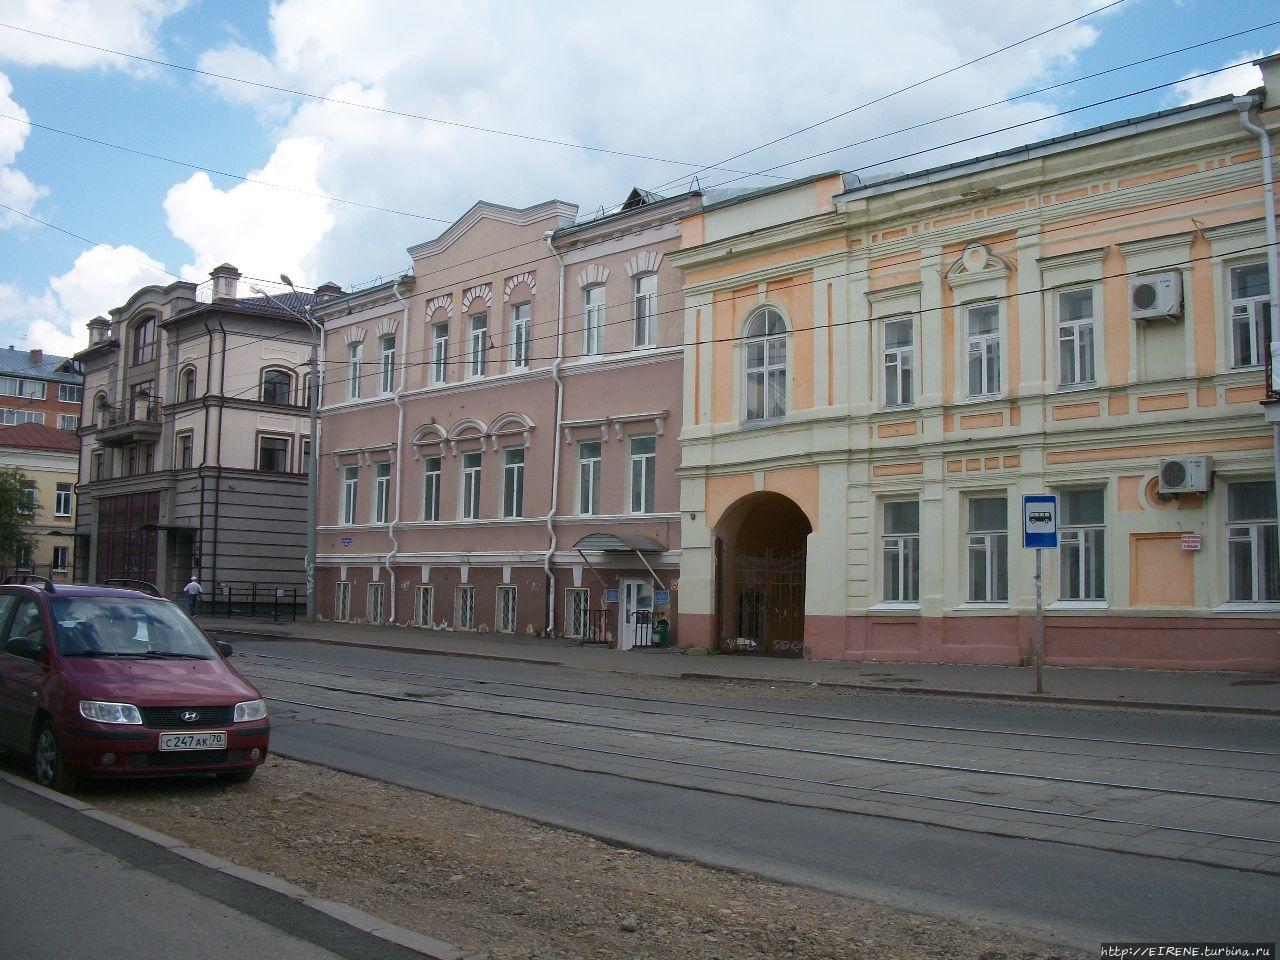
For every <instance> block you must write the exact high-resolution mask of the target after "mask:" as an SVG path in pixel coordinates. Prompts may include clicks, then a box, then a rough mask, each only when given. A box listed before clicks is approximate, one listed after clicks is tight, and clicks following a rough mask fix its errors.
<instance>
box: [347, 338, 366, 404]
mask: <svg viewBox="0 0 1280 960" xmlns="http://www.w3.org/2000/svg"><path fill="white" fill-rule="evenodd" d="M363 354H364V344H363V343H349V344H347V399H348V400H358V399H359V398H360V359H361V357H362V355H363Z"/></svg>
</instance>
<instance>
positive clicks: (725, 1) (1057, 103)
mask: <svg viewBox="0 0 1280 960" xmlns="http://www.w3.org/2000/svg"><path fill="white" fill-rule="evenodd" d="M1086 15H1087V16H1086ZM1078 17H1084V18H1083V19H1080V20H1077V21H1076V22H1074V23H1072V22H1070V21H1072V20H1074V19H1075V18H1078ZM1274 21H1280V7H1277V5H1276V4H1275V2H1274V0H1122V2H1120V3H1115V4H1113V3H1112V2H1111V0H1040V2H1037V3H1034V4H1029V3H1023V2H1016V0H969V2H966V3H963V4H957V3H955V2H954V0H896V2H895V3H893V4H883V3H880V2H879V0H866V2H864V0H796V2H794V3H789V4H785V5H783V4H778V3H776V2H764V0H760V2H757V0H732V2H729V0H700V2H698V3H694V4H688V3H679V2H674V0H650V2H648V3H646V4H643V5H640V6H637V5H636V4H634V3H626V4H623V3H607V2H606V3H601V2H598V0H597V2H588V0H561V2H557V3H555V4H549V3H541V4H534V3H528V2H525V3H520V2H515V0H509V2H501V0H492V2H484V0H469V2H467V3H460V2H457V3H455V2H451V0H434V2H429V3H423V2H421V0H366V2H362V3H359V4H355V3H350V2H347V0H280V2H270V3H269V2H261V0H216V2H215V0H98V2H94V3H81V2H75V0H0V204H3V206H2V207H0V347H3V346H8V345H10V344H12V345H15V346H23V347H28V348H32V347H41V348H43V349H44V350H46V351H48V352H52V353H56V354H64V355H65V354H69V353H72V352H74V351H75V350H77V349H80V348H81V347H83V346H84V345H85V343H86V334H85V327H84V325H85V323H86V322H87V321H88V320H89V319H91V318H92V317H93V316H95V315H97V314H105V313H106V311H108V310H109V309H110V308H112V307H114V306H118V305H120V304H121V303H123V302H124V301H125V300H126V299H127V298H128V297H129V295H130V294H131V293H132V292H133V291H135V290H136V289H138V288H139V287H141V286H144V285H147V284H150V283H169V282H172V281H173V280H176V279H179V278H181V279H192V280H196V281H201V280H205V279H207V277H208V272H209V270H210V269H212V268H213V267H214V266H216V265H218V264H220V263H224V262H230V263H233V264H235V265H236V266H237V267H239V268H240V270H241V271H242V273H244V274H245V276H246V277H248V278H254V279H257V280H267V279H273V278H275V277H277V276H278V275H279V274H280V273H288V274H289V275H290V276H291V277H292V278H293V280H294V281H295V282H296V283H297V284H298V285H299V287H304V286H316V285H318V284H320V283H323V282H325V281H329V280H332V281H334V282H337V283H338V284H340V285H341V286H342V287H344V288H345V289H353V288H357V287H359V286H362V285H365V284H368V283H370V282H374V281H375V280H377V279H378V278H380V277H387V276H392V275H395V274H398V273H400V272H402V271H404V270H405V269H406V268H407V266H408V264H409V258H408V256H407V254H406V252H405V249H406V247H408V246H410V245H412V244H415V243H420V242H422V241H424V240H428V239H431V238H433V237H435V236H437V235H438V234H439V233H440V232H441V231H442V230H443V229H444V228H445V227H446V226H447V225H448V224H449V223H450V222H452V221H453V220H454V219H456V218H457V217H459V216H461V215H462V214H463V213H465V212H466V210H467V209H468V208H469V207H470V206H471V205H472V204H474V203H475V202H476V201H478V200H489V201H492V202H496V203H502V204H506V205H510V206H526V205H530V204H534V203H539V202H541V201H543V200H548V199H552V198H554V199H558V200H564V201H568V202H571V203H576V204H578V205H579V207H580V210H581V212H582V214H583V215H587V214H590V213H593V212H595V211H597V210H599V209H600V208H602V207H604V208H607V207H610V206H612V205H615V204H617V203H619V202H620V201H621V200H622V199H624V198H625V196H626V194H627V192H628V191H629V190H630V189H631V187H633V186H643V187H646V188H649V189H656V190H658V191H660V192H661V191H676V190H682V189H684V188H686V187H687V186H688V185H689V184H690V182H691V180H692V178H693V177H694V176H696V177H697V182H698V183H699V184H700V185H702V186H703V187H712V186H716V185H719V184H730V183H731V184H733V185H737V186H751V185H762V184H765V183H769V182H776V178H778V177H793V176H802V175H804V174H806V173H812V172H815V171H819V170H831V169H842V170H866V171H874V170H876V169H881V170H883V169H892V170H909V169H916V168H919V167H922V166H932V165H935V164H938V163H946V162H951V161H954V160H958V159H963V158H964V157H968V156H975V155H979V154H982V153H986V152H989V151H992V150H997V149H1002V148H1005V147H1010V146H1015V145H1018V144H1021V143H1026V142H1029V141H1032V140H1038V139H1042V138H1044V137H1049V136H1054V135H1057V134H1061V133H1065V132H1069V131H1072V130H1078V129H1082V128H1087V127H1092V126H1096V125H1098V124H1102V123H1107V122H1110V121H1113V120H1117V119H1122V118H1126V117H1132V116H1138V115H1141V114H1144V113H1148V112H1151V111H1154V110H1159V109H1164V108H1167V107H1171V106H1175V105H1178V104H1183V103H1189V102H1194V101H1197V100H1202V99H1206V98H1208V97H1213V96H1217V95H1220V94H1223V93H1242V92H1244V91H1245V90H1247V89H1249V88H1251V87H1253V86H1257V85H1258V84H1259V83H1260V77H1259V76H1258V73H1257V71H1256V70H1254V69H1253V68H1242V69H1238V70H1234V71H1229V72H1220V73H1215V74H1213V75H1212V76H1209V77H1206V78H1204V79H1202V80H1194V81H1188V82H1184V83H1179V81H1182V80H1184V79H1185V78H1187V77H1190V76H1192V75H1194V74H1198V73H1203V72H1207V71H1218V70H1220V68H1223V67H1225V66H1227V65H1229V64H1233V63H1236V62H1239V61H1247V60H1251V59H1253V58H1256V57H1257V56H1260V55H1265V54H1270V53H1273V52H1276V51H1277V50H1280V26H1276V25H1271V24H1273V22H1274ZM1054 27H1057V28H1058V29H1051V28H1054ZM1044 31H1049V32H1047V33H1046V32H1044ZM1040 34H1043V35H1040ZM1231 34H1238V35H1236V36H1229V35H1231ZM1020 41H1021V42H1020ZM1194 44H1204V45H1203V46H1199V47H1197V48H1196V49H1192V50H1187V51H1185V52H1181V53H1176V54H1174V55H1171V56H1167V57H1160V56H1159V55H1161V54H1166V53H1171V52H1173V51H1177V50H1180V49H1181V48H1185V47H1189V46H1191V45H1194ZM1006 47H1008V48H1009V49H1004V48H1006ZM997 51H1000V52H997ZM1153 57H1159V58H1158V59H1155V60H1153V61H1152V62H1150V63H1146V64H1140V65H1136V66H1130V65H1132V64H1135V62H1136V61H1139V60H1143V59H1146V58H1153ZM165 64H169V65H168V66H167V65H165ZM1121 67H1123V68H1125V69H1120V70H1116V71H1115V72H1111V73H1108V74H1106V75H1105V76H1103V77H1100V78H1097V79H1094V80H1081V79H1080V78H1082V77H1085V76H1087V75H1090V74H1094V73H1098V72H1100V71H1110V70H1113V68H1121ZM184 68H185V69H184ZM944 72H945V76H941V77H938V78H937V79H932V80H931V79H930V78H931V77H935V76H936V75H938V74H943V73H944ZM224 78H225V79H224ZM244 81H249V82H244ZM922 81H925V82H922ZM1046 87H1053V89H1051V90H1044V91H1043V92H1036V91H1042V90H1043V88H1046ZM1148 87H1155V88H1157V89H1155V90H1153V91H1151V92H1148V93H1145V94H1142V95H1140V96H1131V97H1130V96H1125V95H1127V94H1130V93H1134V92H1136V91H1140V90H1143V89H1145V88H1148ZM289 91H296V92H298V93H291V92H289ZM299 93H300V94H310V95H311V96H303V95H298V94H299ZM1026 94H1032V95H1031V96H1024V95H1026ZM1120 97H1123V99H1119V100H1116V101H1115V102H1113V103H1109V104H1106V105H1104V106H1098V107H1089V108H1088V109H1082V110H1080V109H1078V108H1082V107H1088V106H1089V105H1090V104H1094V103H1097V102H1099V101H1104V100H1111V99H1113V98H1120ZM1013 98H1016V99H1013ZM987 104H995V106H991V107H989V108H988V109H985V110H982V111H979V112H974V113H967V114H965V115H964V116H963V117H959V118H955V119H952V120H943V121H942V122H934V123H930V122H929V121H939V120H940V119H941V118H945V117H948V116H950V115H952V114H955V113H957V112H959V111H962V110H968V109H970V108H972V107H978V106H984V105H987ZM1066 111H1077V112H1066ZM828 118H836V119H832V120H830V122H826V123H819V121H824V120H827V119H828ZM814 124H818V125H817V126H815V127H813V129H811V130H808V131H807V132H804V133H802V134H799V135H796V136H789V135H790V134H795V133H796V131H799V130H802V129H804V128H807V127H810V126H811V125H814ZM921 124H927V125H925V126H920V125H921ZM1011 126H1012V127H1014V129H1010V130H1005V129H1004V128H1008V127H1011ZM912 127H914V128H915V129H908V128H912ZM1002 130H1003V132H994V131H1002ZM981 134H987V136H984V137H983V138H982V139H980V140H976V141H969V142H965V143H963V144H957V141H960V140H962V139H964V140H968V138H972V137H974V136H977V135H981ZM779 138H785V139H781V140H780V142H777V143H775V144H773V145H772V146H769V147H766V148H765V149H760V150H754V152H750V153H746V151H751V150H753V148H756V147H759V146H760V145H762V144H766V143H769V142H770V141H774V140H779ZM850 145H854V146H850ZM948 145H950V146H948ZM842 148H843V149H842ZM922 150H928V151H929V152H928V153H925V154H922V155H919V156H910V157H909V156H908V155H911V154H916V153H917V152H918V151H922ZM739 154H744V155H742V156H739ZM729 157H735V159H733V160H731V161H728V162H725V161H726V160H727V158H729ZM904 158H905V159H904ZM717 164H720V165H721V166H720V167H717ZM760 171H768V172H767V173H764V174H761V173H760ZM753 174H754V175H753ZM771 178H773V179H771ZM246 181H258V182H257V183H254V182H246Z"/></svg>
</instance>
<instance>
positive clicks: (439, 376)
mask: <svg viewBox="0 0 1280 960" xmlns="http://www.w3.org/2000/svg"><path fill="white" fill-rule="evenodd" d="M448 373H449V325H448V324H447V323H437V324H436V325H435V326H434V327H432V328H431V382H432V383H444V382H445V380H446V379H447V378H448Z"/></svg>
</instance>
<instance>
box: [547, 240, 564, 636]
mask: <svg viewBox="0 0 1280 960" xmlns="http://www.w3.org/2000/svg"><path fill="white" fill-rule="evenodd" d="M553 232H554V231H551V230H548V231H547V232H546V234H545V239H546V241H547V247H548V248H549V249H550V250H551V256H553V257H555V260H556V263H557V264H559V266H560V281H559V285H558V287H557V290H556V358H555V360H554V361H553V362H552V364H551V379H552V380H554V381H555V385H556V422H555V429H554V431H553V432H552V434H551V451H552V452H551V504H550V506H548V507H547V552H546V554H545V555H544V556H543V558H542V569H543V570H544V571H545V572H546V574H547V630H546V635H547V636H548V637H550V636H553V635H554V634H555V629H556V575H555V574H554V573H553V572H552V570H551V558H552V556H553V555H554V554H555V552H556V525H555V518H556V506H557V504H558V502H559V498H560V424H561V423H562V422H563V421H564V381H562V380H561V379H560V364H562V363H564V260H562V259H561V257H560V254H559V253H557V252H556V248H555V245H554V244H553V243H552V242H551V234H552V233H553Z"/></svg>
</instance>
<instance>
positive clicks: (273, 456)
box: [258, 437, 289, 473]
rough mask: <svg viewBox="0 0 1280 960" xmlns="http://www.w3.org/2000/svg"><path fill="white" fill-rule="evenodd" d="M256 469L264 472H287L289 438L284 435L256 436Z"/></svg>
mask: <svg viewBox="0 0 1280 960" xmlns="http://www.w3.org/2000/svg"><path fill="white" fill-rule="evenodd" d="M258 469H259V470H262V471H264V472H266V473H288V472H289V440H288V439H287V438H286V437H258Z"/></svg>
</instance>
